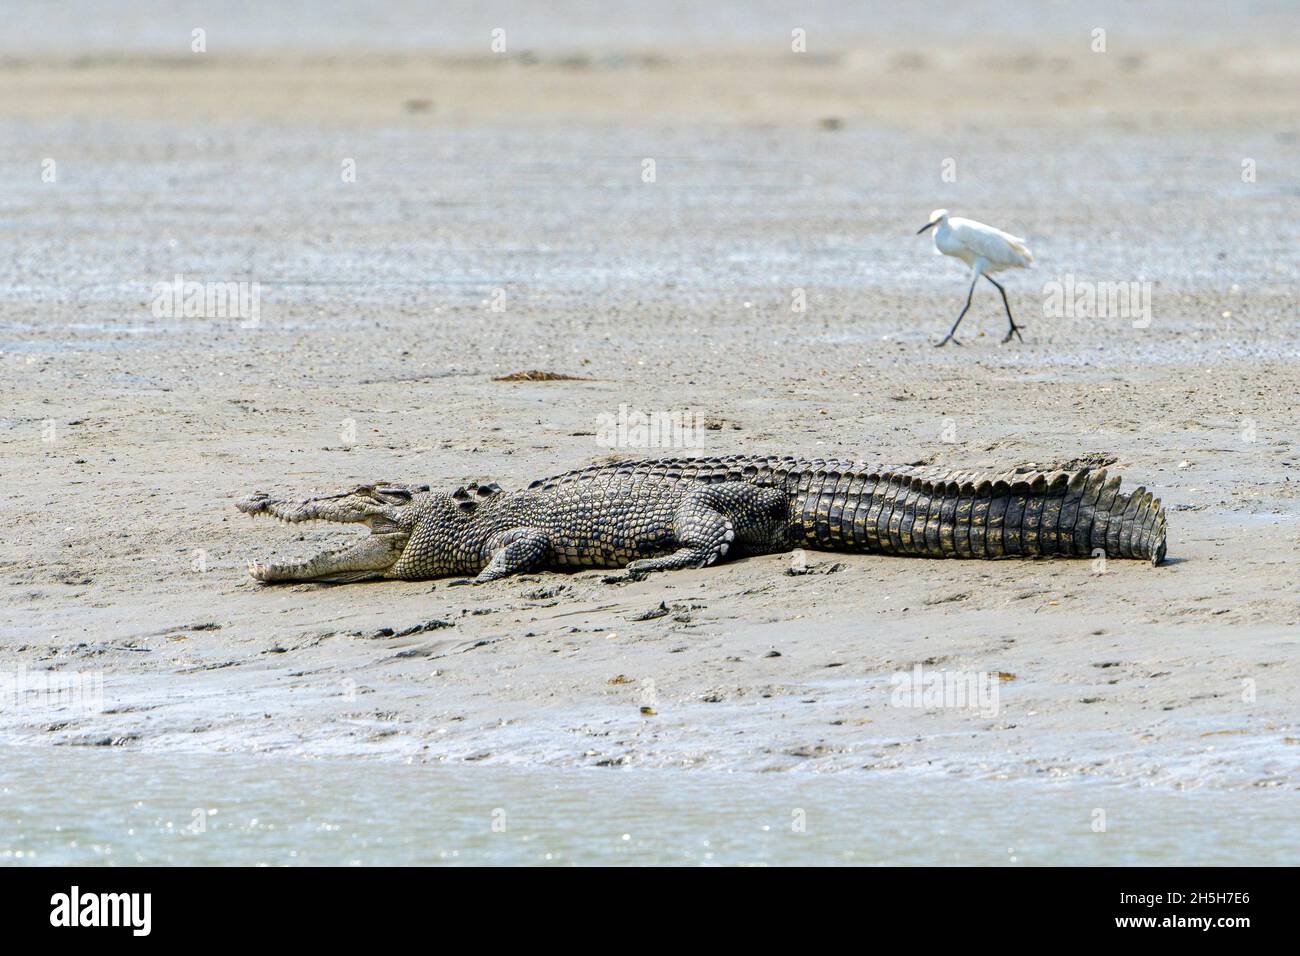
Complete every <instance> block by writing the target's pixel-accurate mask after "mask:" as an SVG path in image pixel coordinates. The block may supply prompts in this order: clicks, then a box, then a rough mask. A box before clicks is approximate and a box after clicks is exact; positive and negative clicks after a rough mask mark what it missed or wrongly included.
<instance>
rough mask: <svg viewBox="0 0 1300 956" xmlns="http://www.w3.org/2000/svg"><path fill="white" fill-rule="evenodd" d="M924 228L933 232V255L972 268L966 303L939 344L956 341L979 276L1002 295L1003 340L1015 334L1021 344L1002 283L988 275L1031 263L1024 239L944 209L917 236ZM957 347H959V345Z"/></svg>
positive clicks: (934, 214)
mask: <svg viewBox="0 0 1300 956" xmlns="http://www.w3.org/2000/svg"><path fill="white" fill-rule="evenodd" d="M927 229H934V248H935V251H936V252H941V253H943V254H944V255H945V256H952V257H954V258H956V259H960V260H961V261H962V262H964V263H966V265H968V266H970V267H971V271H972V273H973V275H972V277H971V283H970V292H968V293H967V294H966V304H965V305H964V306H962V310H961V313H960V314H959V315H958V316H957V321H956V322H954V323H953V324H952V328H951V329H949V330H948V334H947V335H945V336H944V337H943V341H942V342H940V343H938V344H939V345H947V344H948V341H949V340H950V339H951V340H952V341H953V342H957V340H956V339H954V338H953V334H954V333H955V332H956V331H957V326H959V325H961V320H962V319H963V318H965V316H966V311H967V310H968V309H969V308H970V300H971V297H972V296H974V295H975V283H977V282H979V281H980V276H983V277H984V278H986V279H988V280H989V281H990V282H992V283H993V286H994V288H996V289H997V290H998V291H999V292H1001V293H1002V304H1003V305H1004V306H1006V310H1007V322H1008V323H1010V326H1009V327H1008V328H1007V334H1006V336H1004V337H1003V339H1002V341H1003V342H1004V343H1005V342H1010V341H1011V336H1013V335H1014V336H1016V337H1017V338H1018V339H1020V341H1021V342H1023V341H1024V340H1025V339H1024V336H1022V335H1021V334H1020V326H1018V325H1016V320H1015V319H1013V318H1012V317H1011V304H1010V303H1009V302H1007V290H1006V289H1004V288H1002V284H1001V283H1000V282H998V281H997V280H996V279H994V278H993V276H992V275H990V274H989V273H992V272H1001V271H1002V270H1003V269H1024V268H1026V267H1027V266H1028V265H1029V264H1030V263H1031V262H1033V261H1034V254H1033V253H1032V252H1030V251H1029V247H1028V246H1026V245H1025V240H1023V239H1021V238H1020V237H1019V236H1013V235H1011V233H1009V232H1003V231H1002V230H1001V229H994V228H993V227H992V226H986V225H984V223H982V222H976V221H975V220H974V219H959V218H957V217H951V218H950V217H949V216H948V210H946V209H936V210H935V211H934V212H932V213H930V221H929V222H927V223H926V224H925V225H924V226H922V227H921V228H920V229H918V230H917V231H916V234H917V235H918V236H919V235H920V234H921V233H923V232H925V230H927ZM957 344H958V345H961V343H960V342H957Z"/></svg>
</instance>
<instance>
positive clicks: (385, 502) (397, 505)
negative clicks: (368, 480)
mask: <svg viewBox="0 0 1300 956" xmlns="http://www.w3.org/2000/svg"><path fill="white" fill-rule="evenodd" d="M425 487H426V486H420V487H411V486H405V485H396V484H391V483H388V484H380V485H362V486H359V487H358V488H356V489H354V490H352V491H350V492H344V493H342V494H338V495H327V496H324V497H320V498H307V499H300V500H286V499H278V498H272V497H270V496H269V495H264V494H254V495H252V496H250V497H248V498H245V499H243V500H241V501H239V502H236V504H235V507H236V508H238V509H239V510H240V511H242V512H243V513H244V514H247V515H250V516H252V517H257V516H267V517H272V518H275V519H277V520H279V521H283V522H286V523H289V524H299V523H301V522H305V521H329V522H333V523H339V524H365V525H367V526H368V527H369V528H370V534H369V535H368V536H366V537H365V538H362V539H361V540H360V541H358V542H356V543H355V544H352V545H349V546H347V547H343V548H331V549H329V550H326V551H322V552H321V553H320V554H318V555H316V556H315V557H312V558H307V559H305V560H302V561H271V562H266V563H264V562H261V561H250V562H249V563H248V573H249V574H250V575H251V576H252V577H253V579H254V580H256V581H261V582H263V583H265V584H271V583H276V582H283V581H326V582H331V583H343V582H347V581H364V580H368V579H372V578H383V577H387V576H388V572H389V571H390V570H391V569H392V567H393V566H394V565H395V564H396V563H397V562H398V560H399V559H400V558H401V556H402V552H403V551H404V550H405V548H406V543H407V541H409V540H410V537H411V535H410V530H409V528H410V525H411V523H412V522H413V516H414V513H413V509H412V508H411V504H412V501H413V493H419V492H423V491H424V490H425Z"/></svg>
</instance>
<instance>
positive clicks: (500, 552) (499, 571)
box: [474, 528, 551, 584]
mask: <svg viewBox="0 0 1300 956" xmlns="http://www.w3.org/2000/svg"><path fill="white" fill-rule="evenodd" d="M550 553H551V539H550V537H549V536H548V535H547V534H546V532H545V531H538V530H537V529H536V528H515V529H513V530H511V531H507V532H506V533H505V534H503V535H502V536H501V538H500V540H499V541H498V542H497V547H496V550H495V551H493V552H492V560H491V561H489V562H488V563H487V567H485V568H484V569H483V570H482V571H480V572H479V573H478V577H476V578H475V579H474V583H475V584H483V583H484V582H485V581H495V580H497V579H498V578H505V577H509V576H510V575H512V574H523V573H524V572H526V571H537V570H540V569H541V568H542V567H543V566H544V565H545V564H546V559H547V557H548V555H550Z"/></svg>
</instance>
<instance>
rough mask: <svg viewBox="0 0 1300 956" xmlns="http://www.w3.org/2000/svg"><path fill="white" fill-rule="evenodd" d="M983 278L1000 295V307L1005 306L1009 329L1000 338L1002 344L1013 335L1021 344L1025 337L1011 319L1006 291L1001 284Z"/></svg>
mask: <svg viewBox="0 0 1300 956" xmlns="http://www.w3.org/2000/svg"><path fill="white" fill-rule="evenodd" d="M984 278H986V279H988V280H989V281H990V282H992V283H993V288H995V289H997V290H998V291H999V292H1001V293H1002V305H1003V306H1005V307H1006V310H1007V322H1009V323H1010V327H1009V328H1008V329H1007V334H1006V335H1005V336H1003V338H1002V342H1003V344H1004V345H1005V344H1006V343H1007V342H1010V341H1011V336H1013V335H1014V336H1015V337H1016V338H1018V339H1019V340H1020V341H1021V342H1023V341H1024V340H1025V337H1024V336H1023V335H1021V334H1020V326H1018V325H1016V320H1015V319H1013V318H1012V317H1011V303H1010V302H1008V301H1007V290H1006V289H1004V288H1002V283H1000V282H998V281H997V280H996V279H994V278H993V277H992V276H985V277H984Z"/></svg>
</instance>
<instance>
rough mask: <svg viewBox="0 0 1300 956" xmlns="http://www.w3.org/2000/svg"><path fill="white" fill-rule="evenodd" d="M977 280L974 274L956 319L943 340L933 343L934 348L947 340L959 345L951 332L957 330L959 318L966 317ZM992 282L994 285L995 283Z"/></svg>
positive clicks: (946, 342) (959, 322)
mask: <svg viewBox="0 0 1300 956" xmlns="http://www.w3.org/2000/svg"><path fill="white" fill-rule="evenodd" d="M979 281H980V277H979V276H976V277H975V280H974V281H973V282H971V284H970V291H969V292H967V293H966V304H965V305H963V306H962V307H961V314H960V315H958V316H957V321H956V322H954V323H953V324H952V328H950V329H949V330H948V334H947V335H945V336H944V337H943V341H942V342H938V343H936V344H935V348H938V347H939V346H940V345H947V344H948V342H949V341H952V342H955V343H956V344H957V345H961V343H960V342H958V341H957V340H956V339H954V338H953V337H952V336H953V333H954V332H956V331H957V326H959V325H961V320H962V319H964V318H965V317H966V312H967V311H968V310H969V309H970V300H971V298H972V297H973V296H974V295H975V283H976V282H979ZM994 284H995V285H996V283H994Z"/></svg>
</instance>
